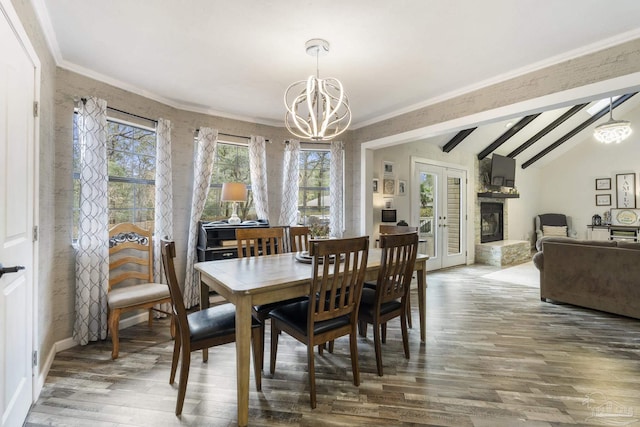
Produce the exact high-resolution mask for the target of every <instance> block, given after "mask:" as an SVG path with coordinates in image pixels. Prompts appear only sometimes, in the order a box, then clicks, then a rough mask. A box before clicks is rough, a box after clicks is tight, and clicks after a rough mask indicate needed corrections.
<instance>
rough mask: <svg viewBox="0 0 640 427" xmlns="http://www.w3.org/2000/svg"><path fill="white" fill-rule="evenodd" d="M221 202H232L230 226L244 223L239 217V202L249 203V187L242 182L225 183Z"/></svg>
mask: <svg viewBox="0 0 640 427" xmlns="http://www.w3.org/2000/svg"><path fill="white" fill-rule="evenodd" d="M220 200H221V201H223V202H232V203H233V204H232V205H231V206H232V209H233V211H232V213H231V218H229V220H228V222H229V224H240V223H241V222H242V221H241V220H240V217H238V202H246V201H247V186H246V185H244V184H243V183H241V182H225V183H223V184H222V194H221V196H220Z"/></svg>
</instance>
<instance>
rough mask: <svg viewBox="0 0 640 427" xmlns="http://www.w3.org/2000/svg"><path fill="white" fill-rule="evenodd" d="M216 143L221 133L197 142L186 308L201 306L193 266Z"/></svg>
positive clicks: (205, 132)
mask: <svg viewBox="0 0 640 427" xmlns="http://www.w3.org/2000/svg"><path fill="white" fill-rule="evenodd" d="M217 141H218V131H217V130H216V129H211V128H200V131H199V132H198V137H197V138H196V154H195V165H194V171H193V195H192V199H191V218H190V220H189V243H188V246H187V274H186V276H185V280H184V304H185V306H186V307H187V308H191V307H193V306H194V305H198V304H199V303H200V283H199V281H198V280H197V279H196V276H195V269H194V268H193V264H195V263H196V262H197V254H196V245H197V244H198V221H200V217H201V216H202V212H203V211H204V204H205V202H206V200H207V194H209V185H210V184H211V175H212V174H213V163H214V161H215V157H216V145H217Z"/></svg>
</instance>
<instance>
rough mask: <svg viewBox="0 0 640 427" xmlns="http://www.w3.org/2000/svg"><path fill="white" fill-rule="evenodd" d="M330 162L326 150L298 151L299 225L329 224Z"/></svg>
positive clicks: (328, 153)
mask: <svg viewBox="0 0 640 427" xmlns="http://www.w3.org/2000/svg"><path fill="white" fill-rule="evenodd" d="M330 164H331V152H330V151H328V150H301V151H300V166H299V167H300V181H299V189H298V210H299V211H300V218H299V220H298V223H299V224H301V225H311V224H317V223H321V224H329V203H330V202H329V177H330V171H329V167H330Z"/></svg>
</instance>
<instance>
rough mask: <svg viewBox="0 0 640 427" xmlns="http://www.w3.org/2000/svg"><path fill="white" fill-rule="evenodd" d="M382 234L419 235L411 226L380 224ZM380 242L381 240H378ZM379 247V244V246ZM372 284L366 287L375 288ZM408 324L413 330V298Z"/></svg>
mask: <svg viewBox="0 0 640 427" xmlns="http://www.w3.org/2000/svg"><path fill="white" fill-rule="evenodd" d="M378 231H379V232H380V234H401V233H414V232H415V233H417V232H418V227H412V226H410V225H385V224H380V228H379V229H378ZM378 242H379V240H378ZM378 245H379V244H378ZM373 286H375V285H373V284H372V283H367V282H365V284H364V287H365V288H368V287H373ZM407 323H408V324H409V327H410V328H413V321H412V319H411V298H408V299H407Z"/></svg>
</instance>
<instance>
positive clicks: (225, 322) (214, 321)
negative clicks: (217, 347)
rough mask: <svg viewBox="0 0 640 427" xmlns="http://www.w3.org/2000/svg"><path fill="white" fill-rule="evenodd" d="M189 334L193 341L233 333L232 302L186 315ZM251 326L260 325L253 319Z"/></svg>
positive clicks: (234, 317)
mask: <svg viewBox="0 0 640 427" xmlns="http://www.w3.org/2000/svg"><path fill="white" fill-rule="evenodd" d="M187 322H188V323H189V334H190V335H191V339H192V340H194V341H198V340H203V339H207V338H215V337H221V336H224V335H229V334H234V333H235V330H236V310H235V307H234V306H233V304H222V305H219V306H216V307H211V308H208V309H206V310H200V311H196V312H193V313H190V314H188V315H187ZM252 326H253V327H254V328H259V327H260V322H259V321H258V320H256V319H253V324H252Z"/></svg>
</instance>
